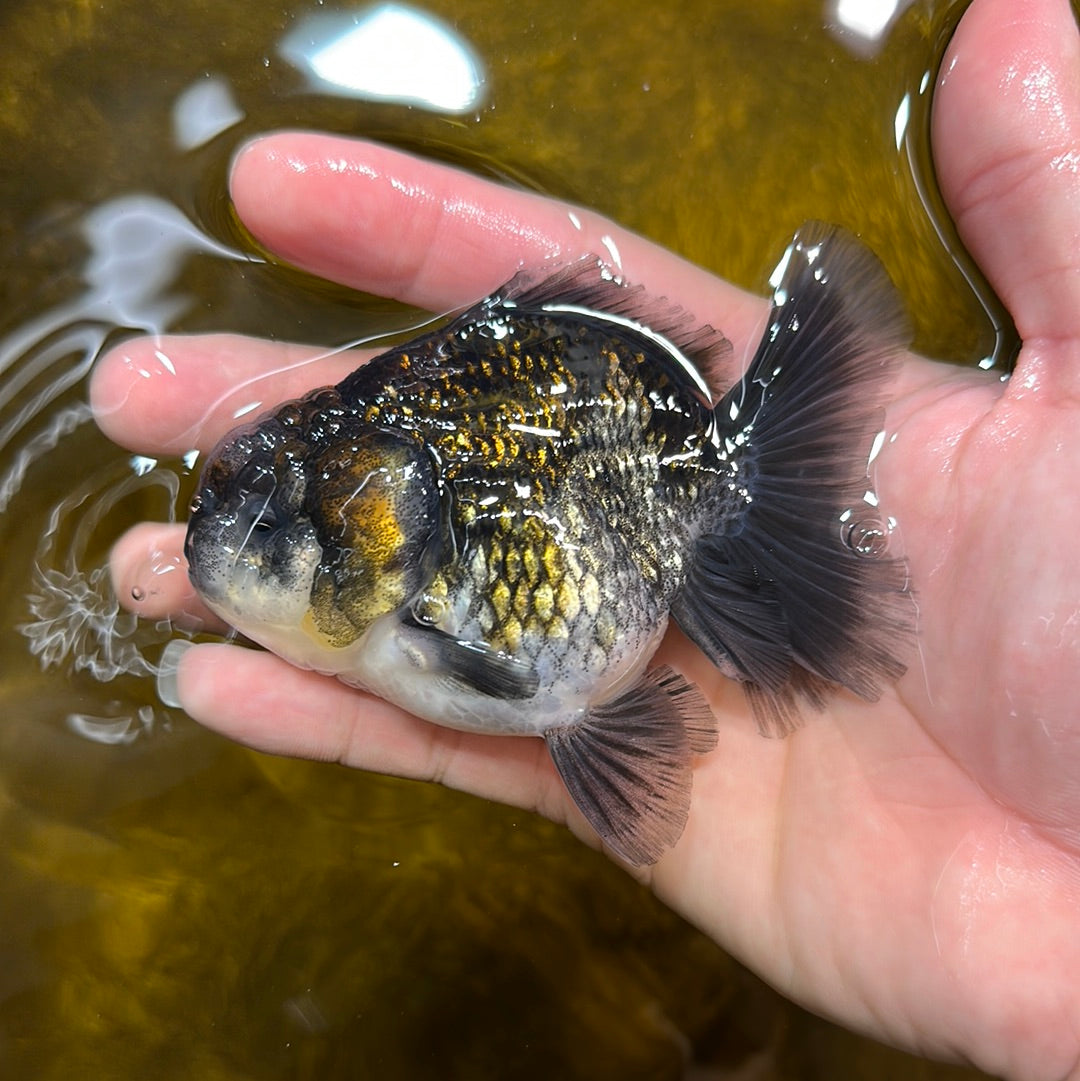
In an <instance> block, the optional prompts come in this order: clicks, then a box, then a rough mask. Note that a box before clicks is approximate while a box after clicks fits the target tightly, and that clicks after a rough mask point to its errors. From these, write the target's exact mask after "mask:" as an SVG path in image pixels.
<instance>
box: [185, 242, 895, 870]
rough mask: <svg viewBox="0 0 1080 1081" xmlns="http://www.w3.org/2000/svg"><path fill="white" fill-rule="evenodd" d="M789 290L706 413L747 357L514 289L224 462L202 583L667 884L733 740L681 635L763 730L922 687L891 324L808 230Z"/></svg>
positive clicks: (634, 314) (290, 409)
mask: <svg viewBox="0 0 1080 1081" xmlns="http://www.w3.org/2000/svg"><path fill="white" fill-rule="evenodd" d="M774 281H776V283H777V284H776V288H775V293H774V296H773V298H772V307H771V312H770V315H769V318H768V322H767V325H766V328H765V331H764V335H763V337H762V339H761V343H760V345H759V346H758V348H757V352H756V353H755V355H754V356H753V358H752V360H751V361H750V363H749V366H748V367H747V369H746V371H745V374H744V375H743V376H742V377H741V378H738V379H737V380H736V381H735V382H734V384H733V385H731V386H730V387H728V388H727V389H726V390H724V391H723V393H718V391H717V387H716V385H715V384H716V382H717V380H718V378H719V377H720V373H722V372H723V371H724V368H725V366H728V367H730V365H731V359H730V357H729V355H728V354H729V353H730V346H729V345H728V343H727V342H726V341H725V339H724V338H723V336H722V335H721V334H719V333H718V332H717V331H715V330H713V329H712V328H711V327H709V326H703V325H700V324H698V323H696V322H694V320H693V319H692V317H691V316H690V315H689V314H688V313H686V312H683V311H681V310H679V309H676V308H673V307H672V306H670V305H669V304H668V303H667V302H666V301H663V300H657V299H650V298H649V297H648V296H647V295H646V294H645V292H644V291H643V290H642V289H641V288H640V287H632V286H629V285H627V284H625V283H624V282H623V281H622V280H621V279H620V278H619V277H618V276H617V275H615V274H614V273H613V272H612V271H611V270H610V269H608V268H606V267H605V266H603V265H602V264H601V263H599V262H598V261H597V260H585V261H582V262H580V263H577V264H574V265H571V266H567V267H563V268H560V269H558V270H557V271H555V272H554V273H552V274H550V275H548V276H547V277H546V278H544V279H543V280H536V279H535V278H532V279H530V278H529V277H528V276H527V275H518V276H517V277H516V278H515V279H514V280H513V281H511V282H510V283H509V284H508V285H507V286H505V287H504V288H503V289H501V290H500V291H498V292H496V293H495V294H494V295H492V296H490V297H488V298H487V299H485V300H483V301H481V302H480V303H479V304H477V305H475V306H474V307H472V308H470V309H469V310H468V311H465V312H463V313H461V314H459V315H457V316H456V317H453V318H451V319H450V320H449V322H447V323H446V324H445V325H443V326H441V327H440V328H439V329H436V330H434V331H432V332H429V333H425V334H423V335H422V336H420V337H418V338H417V339H416V340H414V341H412V342H410V343H409V344H406V345H402V346H400V347H396V348H393V349H390V350H388V351H387V352H385V353H383V354H382V355H381V356H379V357H377V358H376V359H374V360H372V361H370V362H369V363H367V364H364V365H363V366H361V367H360V368H359V369H357V370H356V371H355V372H353V373H352V374H351V375H349V376H348V377H347V378H346V379H344V380H343V381H342V382H340V383H339V384H338V385H337V386H334V387H327V388H323V389H319V390H315V391H312V392H311V393H310V394H308V395H306V396H305V397H303V398H300V399H298V400H295V401H290V402H287V403H285V404H283V405H281V406H279V407H278V408H276V409H275V410H274V411H273V412H271V413H269V414H267V415H265V416H263V417H262V418H261V419H259V420H257V421H255V422H254V423H249V424H245V425H244V426H243V427H241V428H239V429H237V430H236V431H234V432H233V433H231V434H230V435H228V436H227V437H226V438H225V439H224V440H223V441H222V442H221V443H220V444H219V445H218V447H217V448H216V449H215V450H214V451H213V453H212V454H211V455H210V456H209V458H208V460H207V462H206V465H205V467H204V471H203V475H202V479H201V482H200V486H199V490H198V494H197V496H196V499H195V502H194V505H193V508H192V516H191V520H190V524H189V527H188V534H187V543H186V553H187V558H188V561H189V564H190V574H191V579H192V582H193V583H194V585H195V587H196V589H197V591H198V592H199V593H200V594H201V596H202V597H203V598H204V600H205V602H206V604H207V605H208V606H209V607H210V608H211V609H212V610H213V611H214V612H216V613H217V614H219V615H220V616H221V617H222V618H224V619H225V620H226V621H227V622H228V623H230V624H232V625H233V626H234V627H236V628H237V629H238V630H239V631H241V632H242V633H243V634H244V635H246V636H247V637H249V638H251V639H252V640H254V641H255V642H256V643H259V644H261V645H263V646H265V647H266V648H268V649H270V650H272V651H273V652H274V653H277V654H279V655H280V656H281V657H283V658H285V659H286V660H288V661H290V662H292V663H294V664H296V665H300V666H304V667H307V668H311V669H315V670H317V671H319V672H322V673H327V674H332V675H334V676H337V677H338V678H339V679H341V680H343V681H345V682H346V683H348V684H352V685H355V686H357V687H360V688H363V689H365V690H367V691H370V692H372V693H373V694H376V695H379V696H381V697H383V698H385V699H387V700H389V701H392V702H394V703H397V704H398V705H400V706H402V707H404V708H405V709H407V710H409V711H411V712H413V713H415V714H416V715H418V716H420V717H423V718H426V719H427V720H429V721H433V722H435V723H436V724H440V725H446V726H449V727H451V728H455V729H460V730H464V731H468V732H484V733H498V734H505V735H508V736H534V737H540V738H542V739H544V740H545V741H546V743H547V746H548V749H549V751H550V753H551V757H552V759H553V761H554V764H555V767H556V769H557V770H558V773H559V774H560V775H561V777H562V779H563V781H564V782H565V784H566V787H567V789H568V791H569V793H570V795H571V796H572V798H573V800H574V802H575V803H576V805H577V806H578V807H579V808H580V810H581V812H582V814H583V815H584V817H585V818H586V819H587V821H588V822H589V824H590V825H591V826H592V828H593V829H594V830H595V831H596V833H597V834H598V835H599V836H600V838H601V840H602V841H603V842H604V844H605V845H607V846H608V847H609V848H610V849H611V850H612V851H613V852H614V853H615V854H616V855H617V856H619V857H621V858H622V859H623V860H625V861H627V862H629V863H631V864H635V865H644V864H649V863H653V862H655V861H656V860H657V859H658V858H659V857H660V856H661V855H662V854H663V853H664V852H665V851H666V850H667V849H668V848H670V847H671V846H672V845H673V844H674V843H675V842H676V841H677V840H678V838H679V836H680V835H681V833H682V830H683V827H684V825H685V822H686V819H687V815H688V810H689V804H690V789H691V781H692V771H693V762H694V757H695V756H696V755H701V754H704V753H706V752H708V751H709V750H710V749H712V748H713V747H714V746H715V743H716V722H715V720H714V718H713V715H712V713H711V711H710V709H709V706H708V704H707V702H706V700H705V698H704V696H703V695H702V693H701V692H700V690H699V689H698V688H697V687H696V686H694V685H692V684H691V683H690V682H688V681H687V680H686V679H685V678H684V677H683V676H682V675H680V674H678V673H676V672H675V671H673V670H672V669H671V668H668V667H652V668H650V667H648V662H649V660H650V658H651V657H652V655H653V653H654V651H655V650H656V648H657V646H658V645H659V643H660V639H661V637H662V635H663V634H664V631H665V628H666V626H667V624H668V620H669V618H671V619H674V620H675V622H676V623H677V624H678V626H679V627H681V628H682V630H683V631H684V632H685V633H686V634H687V635H688V636H689V637H690V638H691V639H692V640H693V641H694V642H695V643H697V645H698V646H699V647H700V648H701V649H702V650H703V651H704V652H705V654H706V655H707V656H708V657H709V658H710V659H711V660H712V661H713V663H714V664H715V665H716V667H717V668H718V669H719V670H720V672H722V673H723V674H724V675H726V676H729V677H732V678H734V679H737V680H740V681H742V682H743V684H744V685H745V687H746V690H747V693H748V696H749V699H750V703H751V706H752V707H753V713H754V715H755V717H756V718H757V721H758V724H759V725H760V726H761V728H762V729H763V730H765V731H767V732H777V733H783V732H785V731H787V730H788V729H790V728H791V727H793V726H794V725H795V724H796V723H797V722H798V720H799V718H800V716H801V710H800V706H801V705H802V704H808V705H810V706H811V707H820V706H821V705H822V703H823V702H824V700H825V697H826V696H827V695H829V694H832V693H835V692H837V691H838V690H839V688H847V689H848V690H849V691H851V692H853V693H854V694H856V695H858V696H861V697H862V698H864V699H868V700H874V699H876V698H877V697H878V696H879V694H880V693H881V691H882V689H883V686H884V685H885V684H886V683H887V682H889V681H892V680H895V679H897V678H898V677H899V676H900V675H901V674H902V673H903V671H904V661H903V656H904V651H905V645H906V643H907V640H908V639H909V638H910V632H911V618H912V617H911V611H912V607H913V606H912V602H911V598H910V595H909V583H908V578H907V572H906V567H905V564H904V562H903V560H901V559H898V558H895V557H892V556H890V555H888V554H887V553H886V552H883V551H882V550H881V549H882V547H883V546H882V544H881V543H880V541H881V539H882V537H883V536H884V535H885V530H884V527H882V528H867V527H866V526H865V519H866V516H867V514H868V513H870V510H868V505H867V502H866V501H865V498H864V497H865V496H866V495H867V492H868V491H871V488H870V486H869V484H868V460H869V456H870V451H871V448H872V446H873V445H874V442H875V437H876V436H877V434H878V433H879V431H880V428H881V415H882V401H883V395H884V393H885V390H886V387H887V382H888V380H889V378H890V376H891V372H892V368H893V361H894V358H895V356H896V354H897V352H898V349H899V347H900V345H901V344H902V342H903V340H904V336H905V322H904V318H903V315H902V313H901V310H900V307H899V304H898V301H897V300H896V298H895V295H894V291H893V288H892V285H891V283H890V282H889V280H888V277H887V275H886V274H885V272H884V270H883V269H882V268H881V266H880V265H879V263H878V262H877V261H876V260H875V259H874V257H873V256H872V255H870V254H869V252H867V251H866V250H865V249H864V248H862V246H861V245H859V244H858V243H857V242H856V241H855V240H854V239H853V238H850V237H848V236H847V235H846V234H843V233H841V232H840V231H838V230H835V229H833V228H830V227H826V226H822V225H815V224H812V225H809V226H807V227H805V228H804V229H802V230H801V231H800V232H799V233H798V234H797V236H796V238H795V240H794V241H793V243H792V245H791V247H790V248H789V249H788V252H787V254H786V256H785V260H784V262H783V263H782V264H781V267H780V268H778V276H777V277H774ZM872 502H873V500H872V499H871V503H872ZM853 530H854V531H855V532H856V533H857V534H858V535H857V536H856V535H855V534H854V533H853ZM868 536H870V537H873V538H875V540H874V543H867V542H866V537H868Z"/></svg>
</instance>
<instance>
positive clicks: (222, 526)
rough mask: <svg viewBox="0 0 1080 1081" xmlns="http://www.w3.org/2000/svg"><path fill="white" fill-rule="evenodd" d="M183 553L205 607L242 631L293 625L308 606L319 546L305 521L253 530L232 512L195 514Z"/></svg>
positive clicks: (318, 557)
mask: <svg viewBox="0 0 1080 1081" xmlns="http://www.w3.org/2000/svg"><path fill="white" fill-rule="evenodd" d="M184 554H185V556H186V557H187V562H188V577H189V578H190V580H191V584H192V585H193V586H194V588H195V590H196V591H197V592H198V594H199V595H200V596H201V597H202V598H203V600H204V601H205V602H206V604H207V607H209V608H210V609H211V611H213V612H214V613H215V614H216V615H218V616H220V617H221V618H222V619H224V620H225V621H226V622H228V623H230V624H232V626H234V627H236V628H237V629H239V630H241V631H244V632H245V633H247V631H248V629H249V628H251V627H255V626H258V625H259V624H260V623H269V624H274V625H277V626H289V627H296V626H298V625H299V624H300V623H301V622H302V620H303V618H304V616H305V615H306V613H307V612H308V610H309V608H310V605H311V592H312V587H313V584H314V580H315V575H316V572H317V570H318V567H319V565H320V562H321V560H322V558H323V549H322V546H321V545H320V544H319V543H318V540H317V539H316V537H315V531H314V528H313V527H312V526H311V525H310V524H309V523H304V522H297V521H292V522H288V523H285V524H282V525H281V526H279V527H275V529H272V530H265V531H262V532H258V533H256V532H253V531H252V530H251V529H250V527H247V526H243V525H240V524H238V522H237V520H236V516H234V515H227V514H218V515H199V514H196V515H195V516H194V517H192V519H191V521H190V522H189V523H188V531H187V537H186V539H185V542H184Z"/></svg>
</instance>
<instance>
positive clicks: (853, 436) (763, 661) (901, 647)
mask: <svg viewBox="0 0 1080 1081" xmlns="http://www.w3.org/2000/svg"><path fill="white" fill-rule="evenodd" d="M777 274H778V275H779V280H778V281H776V280H775V279H774V285H775V293H774V296H773V305H772V311H771V313H770V317H769V323H768V326H767V327H766V330H765V334H764V335H763V337H762V341H761V344H760V345H759V346H758V349H757V353H756V354H755V356H754V358H753V360H752V361H751V363H750V366H749V368H748V369H747V371H746V374H745V375H744V376H743V378H742V380H741V381H740V382H739V383H738V384H736V385H735V386H734V387H733V388H732V389H731V390H730V391H729V392H728V393H727V394H726V395H725V396H724V398H723V399H722V400H721V401H720V403H719V404H718V405H717V407H716V418H717V426H718V429H719V438H720V446H721V448H722V452H723V453H725V454H726V455H727V457H728V459H729V460H730V461H731V462H733V463H736V464H737V470H736V474H735V475H737V476H738V477H739V478H740V480H739V483H740V484H741V485H742V486H743V487H744V488H745V502H744V504H743V505H742V507H741V509H740V510H739V511H738V513H737V514H736V515H735V516H734V520H731V519H730V518H729V519H726V520H725V521H724V523H723V525H722V527H720V528H718V529H717V530H716V532H714V533H706V534H705V535H704V536H703V537H701V538H700V540H699V541H698V543H697V547H696V550H695V552H694V555H693V559H692V563H691V570H690V572H689V575H688V580H687V583H686V587H685V589H684V590H683V591H682V593H681V595H680V597H679V598H678V600H677V602H676V604H675V605H674V606H673V609H672V612H673V615H674V616H675V618H676V620H677V621H678V623H679V625H680V626H681V627H682V628H683V630H684V631H686V633H687V634H688V635H689V636H690V637H691V638H692V639H694V641H695V642H696V643H697V644H698V645H699V646H700V647H701V649H702V650H703V651H704V652H705V653H706V654H708V655H709V656H710V657H711V658H712V660H713V661H714V663H716V664H717V665H718V666H719V667H720V668H721V669H722V670H723V671H724V672H726V673H727V674H728V675H731V676H734V677H736V678H739V679H741V680H743V681H744V683H745V684H746V687H747V693H748V697H749V700H750V703H751V706H752V708H753V712H754V714H755V718H756V720H757V722H758V724H759V726H760V727H761V728H762V730H763V731H766V732H769V733H776V734H783V733H784V732H786V731H788V730H790V729H791V728H792V727H794V726H795V725H796V724H797V723H798V721H799V719H800V716H799V708H798V703H799V701H800V700H803V701H807V702H809V703H810V704H811V705H812V706H814V707H817V708H820V707H821V705H822V704H823V702H824V699H825V694H826V693H827V691H828V690H829V689H830V686H833V685H841V686H844V687H847V688H848V689H849V690H851V691H853V692H854V693H855V694H857V695H859V696H861V697H862V698H864V699H868V700H871V701H873V700H876V699H877V698H878V696H879V695H880V692H881V688H882V685H883V683H885V682H886V681H892V680H895V679H897V678H899V676H900V675H902V674H903V672H904V670H905V665H904V663H903V661H902V659H901V657H902V656H903V654H904V653H905V652H906V649H907V647H908V645H909V643H910V638H911V635H912V631H913V620H914V605H913V604H912V601H911V598H910V596H909V594H908V578H907V568H906V565H905V564H904V562H903V561H902V560H900V559H896V558H890V557H888V556H886V555H885V554H884V548H885V546H886V541H887V535H888V531H887V528H886V527H885V525H884V524H883V523H882V521H881V520H880V519H879V518H878V515H877V511H876V509H875V508H876V497H875V496H874V494H873V492H872V489H871V486H870V482H869V479H868V471H869V461H870V456H871V448H872V446H874V445H875V438H876V437H877V435H878V433H879V432H880V429H881V423H882V404H883V395H884V390H885V385H886V383H887V381H888V379H889V378H890V377H891V375H892V370H893V359H894V357H895V356H896V354H897V352H898V350H899V349H900V347H901V346H902V345H903V344H904V342H905V341H906V339H907V324H906V320H905V319H904V316H903V313H902V310H901V308H900V304H899V300H898V298H897V296H896V293H895V291H894V289H893V286H892V283H891V282H890V281H889V278H888V276H887V275H886V273H885V271H884V269H883V268H882V267H881V265H880V264H879V263H878V262H877V260H876V259H875V258H874V257H873V256H872V255H871V254H870V253H869V252H868V251H867V250H866V249H865V248H864V247H863V246H862V245H861V244H859V243H858V242H857V241H856V240H855V239H854V238H853V237H850V236H848V235H847V234H845V233H843V232H841V231H839V230H837V229H835V228H832V227H829V226H824V225H820V224H811V225H808V226H806V227H804V228H803V229H802V230H800V231H799V233H798V234H797V235H796V237H795V240H794V241H793V242H792V245H791V247H790V248H789V249H788V251H787V253H786V255H785V259H784V261H783V262H782V263H781V265H780V267H779V268H778V270H777Z"/></svg>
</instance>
